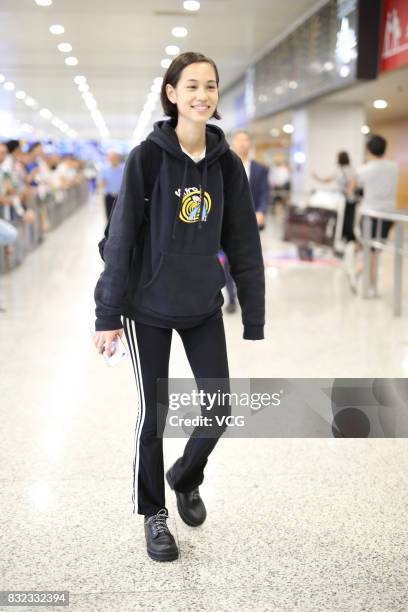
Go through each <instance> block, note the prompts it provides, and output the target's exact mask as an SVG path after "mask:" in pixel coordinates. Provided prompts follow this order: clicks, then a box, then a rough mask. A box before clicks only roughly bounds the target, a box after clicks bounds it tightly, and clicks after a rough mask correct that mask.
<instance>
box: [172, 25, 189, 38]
mask: <svg viewBox="0 0 408 612" xmlns="http://www.w3.org/2000/svg"><path fill="white" fill-rule="evenodd" d="M171 33H172V34H173V36H175V37H176V38H184V37H185V36H187V34H188V32H187V28H183V27H176V28H173V29H172V31H171Z"/></svg>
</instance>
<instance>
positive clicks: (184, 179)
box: [166, 153, 188, 240]
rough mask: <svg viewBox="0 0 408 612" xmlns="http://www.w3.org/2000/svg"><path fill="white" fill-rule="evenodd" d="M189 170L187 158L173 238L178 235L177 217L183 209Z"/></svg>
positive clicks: (175, 216)
mask: <svg viewBox="0 0 408 612" xmlns="http://www.w3.org/2000/svg"><path fill="white" fill-rule="evenodd" d="M166 155H167V153H166ZM187 171H188V159H187V158H186V161H185V163H184V172H183V180H182V181H181V188H180V198H179V201H178V205H177V208H176V214H175V215H174V222H173V233H172V235H171V237H172V239H173V240H174V239H175V237H176V225H177V219H178V216H179V214H180V211H181V208H182V205H183V196H184V190H185V188H186V182H187Z"/></svg>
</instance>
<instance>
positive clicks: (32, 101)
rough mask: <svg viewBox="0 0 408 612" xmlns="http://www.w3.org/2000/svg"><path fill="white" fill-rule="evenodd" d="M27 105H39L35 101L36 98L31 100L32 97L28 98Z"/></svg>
mask: <svg viewBox="0 0 408 612" xmlns="http://www.w3.org/2000/svg"><path fill="white" fill-rule="evenodd" d="M25 103H26V104H27V106H35V105H36V104H37V102H36V101H35V100H34V98H30V96H28V97H27V98H26V99H25Z"/></svg>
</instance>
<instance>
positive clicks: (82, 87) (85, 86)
mask: <svg viewBox="0 0 408 612" xmlns="http://www.w3.org/2000/svg"><path fill="white" fill-rule="evenodd" d="M78 91H82V92H83V93H85V92H86V91H89V85H88V84H87V83H82V85H78Z"/></svg>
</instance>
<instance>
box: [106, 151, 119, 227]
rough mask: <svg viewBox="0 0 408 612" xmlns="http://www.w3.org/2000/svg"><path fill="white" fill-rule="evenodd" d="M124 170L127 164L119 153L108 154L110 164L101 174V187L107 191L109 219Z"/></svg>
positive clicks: (107, 214)
mask: <svg viewBox="0 0 408 612" xmlns="http://www.w3.org/2000/svg"><path fill="white" fill-rule="evenodd" d="M124 168H125V163H124V162H122V161H121V159H120V156H119V154H118V153H109V154H108V163H107V165H106V166H105V167H104V169H103V170H102V173H101V174H102V177H101V178H102V181H101V185H102V187H103V188H104V190H105V209H106V216H107V218H108V219H109V217H110V214H111V210H112V206H113V202H114V201H115V197H116V196H117V194H118V193H119V189H120V185H121V183H122V176H123V171H124Z"/></svg>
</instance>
